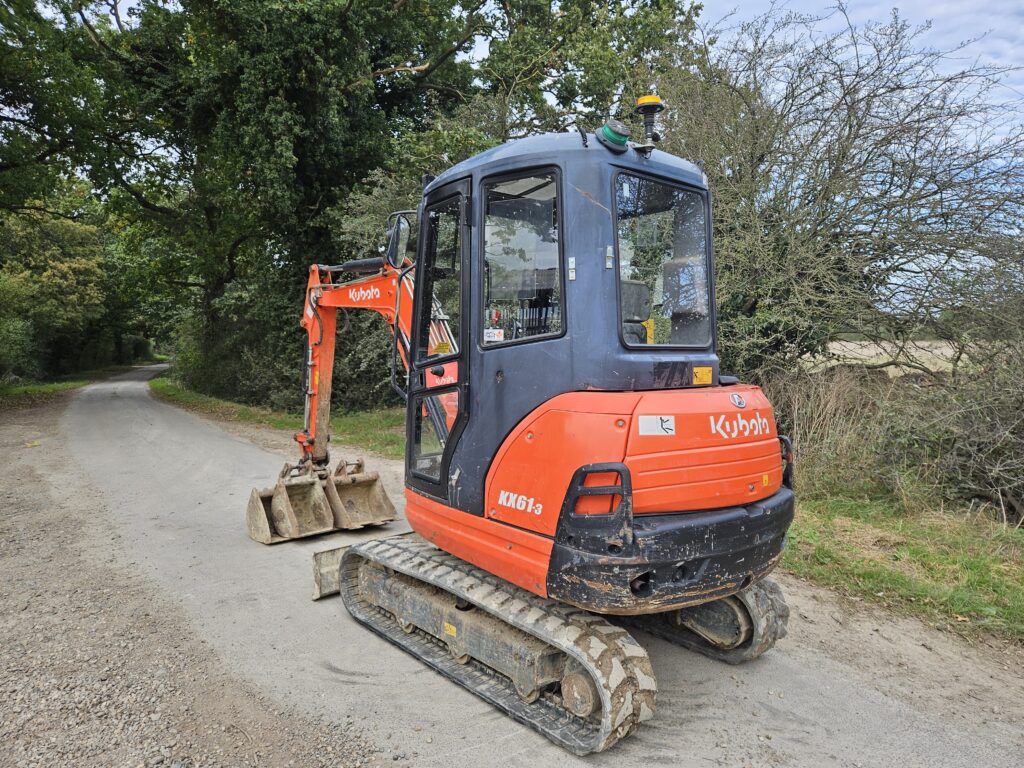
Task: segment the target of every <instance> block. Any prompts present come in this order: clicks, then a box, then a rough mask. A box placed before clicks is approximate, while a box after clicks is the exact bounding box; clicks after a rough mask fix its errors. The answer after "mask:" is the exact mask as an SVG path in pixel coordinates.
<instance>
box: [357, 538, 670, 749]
mask: <svg viewBox="0 0 1024 768" xmlns="http://www.w3.org/2000/svg"><path fill="white" fill-rule="evenodd" d="M366 560H370V561H373V562H377V563H380V564H381V565H383V566H385V567H387V568H391V569H393V570H395V571H400V572H402V573H405V574H407V575H409V576H412V577H414V578H417V579H419V580H421V581H424V582H426V583H429V584H433V585H434V586H437V587H440V588H441V589H444V590H445V591H447V592H449V593H452V594H455V595H456V596H458V597H461V598H462V599H464V600H468V601H469V602H471V603H473V604H474V605H476V606H478V607H480V608H482V609H483V610H485V611H487V612H488V613H491V614H492V615H495V616H497V617H498V618H500V619H501V620H502V621H505V622H507V623H508V624H510V625H512V626H514V627H517V628H518V629H521V630H523V631H525V632H527V633H529V634H531V635H533V636H534V637H537V638H539V639H541V640H543V641H544V642H546V643H549V644H550V645H552V646H554V647H556V648H558V649H559V650H562V651H563V652H565V653H566V654H568V655H569V656H570V657H571V658H574V659H576V661H578V662H579V663H580V664H582V665H583V667H584V668H585V669H586V670H587V671H588V672H589V673H590V675H591V676H592V677H593V678H594V680H595V682H596V683H597V684H598V689H599V693H600V695H601V699H602V707H601V718H600V722H599V723H598V722H595V721H594V720H592V719H588V720H582V719H580V718H577V717H575V716H573V715H571V714H570V713H568V712H567V711H565V710H561V709H558V708H556V706H555V705H554V704H553V703H552V702H551V701H548V700H547V698H546V697H544V696H542V697H541V698H540V699H538V700H537V702H535V703H532V704H526V703H524V702H523V701H522V700H521V699H519V698H518V696H517V695H516V694H515V693H514V690H513V689H512V686H511V683H510V682H509V681H508V680H506V679H505V678H504V677H502V676H500V675H497V674H496V673H493V672H490V673H488V672H487V671H485V670H484V669H483V667H482V665H475V664H469V665H459V664H458V663H457V662H455V661H454V660H452V659H451V658H450V656H449V655H448V654H447V652H445V651H443V650H442V648H441V646H439V645H438V643H436V642H434V641H432V640H430V639H427V637H426V636H424V637H420V635H419V633H413V634H406V633H404V632H402V630H401V629H399V628H398V626H397V624H396V623H395V622H394V620H393V619H391V618H390V616H385V614H384V613H383V612H382V611H381V610H380V609H378V608H376V606H374V605H372V604H371V603H369V602H367V601H366V600H364V599H362V598H361V597H360V595H359V592H358V588H359V582H358V571H359V567H360V565H361V562H360V561H366ZM341 594H342V598H343V599H344V602H345V607H346V608H348V610H349V613H351V614H352V616H353V617H354V618H356V620H358V621H360V622H361V623H363V624H365V625H366V626H368V627H369V628H370V629H372V630H373V631H374V632H376V633H377V634H379V635H381V636H382V637H384V638H385V639H387V640H389V641H391V642H392V643H394V644H396V645H398V646H399V647H401V648H402V649H403V650H405V651H407V652H408V653H410V654H412V655H413V656H416V657H417V658H419V659H421V660H422V661H424V662H426V663H427V664H429V665H430V666H431V667H433V668H434V669H435V670H437V671H439V672H441V673H442V674H444V675H445V676H446V677H449V678H450V679H452V680H454V681H455V682H458V683H459V684H460V685H462V686H464V687H465V688H467V689H468V690H470V691H472V692H473V693H475V694H477V695H478V696H480V697H481V698H483V699H484V700H486V701H488V702H489V703H491V704H492V705H494V706H496V707H498V708H499V709H501V710H502V711H504V712H505V713H506V714H508V715H510V716H511V717H513V718H515V719H516V720H518V721H520V722H522V723H524V724H526V725H529V726H530V727H532V728H534V729H535V730H537V731H539V732H540V733H542V734H543V735H545V736H546V737H547V738H549V739H551V740H552V741H554V742H555V743H557V744H559V745H561V746H563V747H565V748H566V749H569V750H570V751H572V752H574V753H576V754H578V755H584V754H588V753H591V752H601V751H603V750H606V749H608V748H609V747H611V746H612V745H613V744H615V743H616V742H618V741H620V740H621V739H623V738H625V737H626V736H628V735H629V734H631V733H632V732H633V731H634V730H636V728H637V727H638V726H639V725H640V723H641V722H643V721H645V720H648V719H650V718H651V717H653V715H654V711H655V703H656V697H657V683H656V680H655V677H654V669H653V667H652V666H651V662H650V658H649V657H648V655H647V652H646V651H645V650H644V649H643V648H642V647H641V646H640V645H639V643H637V642H636V641H635V640H634V639H633V637H632V636H631V635H630V634H629V632H628V631H626V630H625V629H623V628H622V627H618V626H614V625H612V624H610V623H609V622H608V621H607V620H605V619H604V618H602V617H600V616H595V615H594V614H591V613H587V612H586V611H582V610H580V609H578V608H574V607H572V606H568V605H566V604H564V603H559V602H557V601H555V600H549V599H547V598H542V597H539V596H537V595H534V594H531V593H530V592H527V591H526V590H523V589H520V588H519V587H516V586H514V585H512V584H509V583H508V582H505V581H504V580H502V579H499V578H498V577H496V576H494V575H493V574H490V573H487V572H486V571H483V570H481V569H479V568H476V567H475V566H473V565H470V564H469V563H467V562H465V561H463V560H460V559H458V558H456V557H454V556H452V555H449V554H447V553H446V552H443V551H441V550H440V549H438V548H436V547H435V546H434V545H433V544H430V543H429V542H427V541H426V540H424V539H422V538H421V537H419V536H416V535H410V536H402V537H395V538H393V539H380V540H377V541H373V542H367V543H365V544H358V545H356V546H353V547H351V548H350V549H349V550H348V551H347V552H346V553H345V556H344V558H343V559H342V564H341Z"/></svg>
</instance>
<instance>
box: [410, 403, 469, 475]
mask: <svg viewBox="0 0 1024 768" xmlns="http://www.w3.org/2000/svg"><path fill="white" fill-rule="evenodd" d="M415 408H416V411H415V426H414V429H413V457H412V460H413V468H414V469H415V470H416V472H418V473H419V474H421V475H424V476H425V477H428V478H430V479H431V480H434V481H435V482H436V481H438V480H440V479H441V461H442V458H443V457H444V447H445V444H446V443H447V442H448V431H449V430H450V429H451V427H452V425H453V424H454V423H455V419H456V417H457V415H458V412H459V393H458V392H445V393H443V394H440V395H423V396H420V397H417V398H416V405H415Z"/></svg>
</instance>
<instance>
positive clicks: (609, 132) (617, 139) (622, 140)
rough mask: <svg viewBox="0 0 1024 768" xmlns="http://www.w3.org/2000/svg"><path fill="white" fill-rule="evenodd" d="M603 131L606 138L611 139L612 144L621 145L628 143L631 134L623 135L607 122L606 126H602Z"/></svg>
mask: <svg viewBox="0 0 1024 768" xmlns="http://www.w3.org/2000/svg"><path fill="white" fill-rule="evenodd" d="M601 133H602V134H603V135H604V137H605V138H606V139H608V141H610V142H611V143H612V144H617V145H619V146H620V147H621V146H625V144H626V141H627V140H628V139H629V136H628V135H626V136H623V135H622V134H621V133H618V132H617V131H615V130H614V129H613V128H612V127H611V126H609V125H608V124H607V123H605V124H604V126H603V127H602V128H601Z"/></svg>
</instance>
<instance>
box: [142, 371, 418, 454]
mask: <svg viewBox="0 0 1024 768" xmlns="http://www.w3.org/2000/svg"><path fill="white" fill-rule="evenodd" d="M149 388H150V390H151V391H152V392H153V394H155V395H156V396H157V397H159V398H160V399H161V400H164V401H166V402H169V403H172V404H174V405H178V406H181V407H182V408H187V409H188V410H190V411H198V412H199V413H205V414H208V415H210V416H213V417H215V418H219V419H227V420H230V421H240V422H245V423H247V424H261V425H264V426H268V427H273V428H274V429H287V430H290V431H296V430H299V429H302V416H301V415H300V414H294V413H285V412H282V411H272V410H270V409H269V408H258V407H255V406H250V405H241V404H239V403H232V402H230V401H228V400H220V399H218V398H216V397H210V396H209V395H202V394H199V393H198V392H192V391H191V390H188V389H185V388H184V387H181V386H179V385H178V384H176V383H175V382H174V381H173V380H171V379H168V378H164V377H158V378H155V379H151V380H150V382H149ZM331 434H332V435H336V436H337V437H336V440H337V442H339V443H344V444H347V445H355V446H359V447H361V448H365V449H367V450H369V451H373V452H374V453H377V454H380V455H381V456H384V457H385V458H388V459H401V458H402V457H403V456H404V452H405V410H404V409H402V408H382V409H380V410H377V411H365V412H358V413H346V414H342V415H337V416H332V417H331Z"/></svg>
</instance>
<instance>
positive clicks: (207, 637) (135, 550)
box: [0, 370, 1024, 768]
mask: <svg viewBox="0 0 1024 768" xmlns="http://www.w3.org/2000/svg"><path fill="white" fill-rule="evenodd" d="M153 372H154V371H153V370H139V371H134V372H131V373H129V374H125V375H123V376H119V377H115V378H113V379H111V380H109V381H106V382H102V383H98V384H94V385H91V386H89V387H86V388H84V389H82V390H79V391H76V392H75V393H73V394H71V395H69V396H66V397H65V398H63V399H61V400H59V401H55V402H52V403H50V404H48V405H47V406H46V407H37V408H29V409H18V410H15V411H11V410H8V411H0V456H2V457H3V458H4V459H5V462H4V470H5V471H4V473H3V475H2V477H0V500H2V501H4V502H6V503H5V504H3V505H2V506H0V564H2V570H0V575H2V577H3V578H0V768H6V767H7V766H17V765H25V766H36V765H39V766H138V765H164V766H172V765H175V764H177V765H180V766H196V765H225V766H246V765H249V766H251V765H260V766H288V765H292V766H296V767H299V766H321V765H341V766H350V765H359V764H366V765H377V766H380V765H398V766H403V765H405V766H409V765H415V766H417V768H460V766H468V767H471V768H565V767H566V766H580V768H604V767H605V766H607V767H608V768H627V767H628V766H644V767H645V768H651V767H653V766H672V767H673V768H701V767H702V766H708V765H719V766H725V767H731V766H739V765H742V766H747V765H749V766H756V767H759V766H785V767H786V768H792V767H794V766H807V768H821V766H843V767H844V768H855V767H860V768H867V767H868V766H872V767H873V766H878V768H890V767H891V766H893V765H897V764H898V765H899V766H900V768H954V767H956V766H962V767H963V768H974V767H975V766H979V765H984V766H987V767H988V768H996V766H1013V768H1018V767H1019V766H1020V765H1021V755H1024V721H1022V720H1021V702H1024V674H1022V670H1024V651H1022V649H1021V648H1020V647H1019V646H1013V647H1011V646H1007V645H1004V644H999V643H993V644H990V643H988V642H986V641H985V639H984V638H982V639H979V640H978V641H976V642H974V643H965V642H964V641H963V640H961V639H960V638H958V637H955V636H953V635H951V634H948V633H943V632H939V631H936V630H935V629H934V628H932V627H928V626H925V625H923V624H922V623H921V622H919V621H917V620H915V619H911V618H907V617H901V616H898V615H895V614H892V613H890V612H888V611H884V610H879V609H877V608H875V607H871V606H867V605H866V604H864V603H862V602H854V601H851V600H848V599H844V598H842V597H841V596H837V595H836V594H834V593H832V592H829V591H828V590H823V589H818V588H816V587H813V586H811V585H809V584H806V583H804V582H801V581H799V580H797V579H794V578H792V577H791V576H787V575H786V574H779V575H778V578H779V581H780V582H781V583H782V585H783V589H784V590H785V592H786V599H787V602H788V603H789V605H790V607H791V619H790V626H789V635H788V636H787V637H786V638H785V640H784V641H783V642H781V643H780V644H779V645H778V647H776V648H775V649H774V650H773V651H771V652H770V653H769V654H766V655H765V657H764V658H762V659H759V660H757V661H755V662H753V663H751V664H747V665H743V666H741V667H729V666H726V665H722V664H719V663H716V662H714V661H712V660H710V659H707V658H705V657H702V656H699V655H696V654H693V653H689V652H686V651H681V650H680V649H678V648H675V647H673V646H670V645H669V644H667V643H665V642H664V641H661V640H659V639H657V638H653V637H649V636H645V635H644V634H643V633H639V634H638V635H637V639H638V640H639V641H640V642H641V643H642V644H643V645H644V646H645V647H646V648H647V649H648V651H649V653H650V656H651V661H652V663H653V665H654V670H655V673H656V675H657V678H658V705H657V706H658V709H657V714H656V716H655V718H654V719H653V720H651V721H649V722H648V723H645V724H644V727H643V728H641V729H639V731H638V732H637V733H636V734H634V735H633V736H632V737H630V738H629V739H626V740H625V741H623V742H622V743H620V744H618V745H617V746H616V747H615V748H614V749H612V750H609V751H608V752H605V753H602V754H599V755H592V756H590V757H588V758H585V759H583V758H576V757H574V756H572V755H569V754H567V753H566V752H565V751H564V750H561V749H559V748H558V747H556V746H554V745H553V744H550V743H549V742H547V741H546V740H544V739H543V738H541V737H539V736H538V735H537V734H536V733H534V732H533V731H531V730H529V729H527V728H525V727H524V726H521V725H519V724H518V723H516V722H515V721H513V720H512V719H510V718H508V717H504V716H503V715H501V714H500V713H499V712H497V711H495V710H494V709H493V708H491V707H490V706H488V705H487V704H486V703H485V702H483V701H481V700H480V699H478V698H476V697H474V696H472V695H470V694H469V693H467V692H465V691H463V690H462V689H461V688H458V687H457V686H454V685H453V684H452V683H451V682H450V681H448V680H446V679H445V678H443V677H442V676H440V675H437V674H435V673H434V672H432V671H430V670H429V669H427V668H426V667H425V666H424V665H422V664H420V663H418V662H416V661H415V660H414V659H412V658H411V657H409V656H408V655H406V654H404V653H402V652H401V651H400V650H398V649H396V648H394V647H393V646H391V645H389V644H387V643H386V642H384V641H383V640H381V639H379V638H377V637H376V636H374V635H372V634H371V633H369V632H367V631H366V629H365V628H363V627H361V626H359V625H358V624H357V623H355V622H354V621H353V620H352V619H351V618H350V617H349V616H348V615H347V613H346V612H345V610H344V608H343V606H342V605H341V604H340V601H339V600H336V599H335V600H323V601H318V602H315V603H314V602H312V601H310V600H309V599H308V598H309V593H310V588H311V562H310V556H311V554H312V553H313V552H314V551H317V550H318V549H322V548H325V547H328V546H337V545H340V544H345V543H353V542H354V541H358V540H361V539H362V538H365V536H375V535H379V534H378V533H374V532H372V531H371V532H370V533H368V534H362V533H356V534H353V533H346V534H338V535H336V536H333V537H331V536H328V537H322V538H313V539H306V540H302V541H297V542H290V543H288V544H286V545H281V546H279V547H265V546H262V545H258V544H255V543H253V542H252V541H250V540H249V539H248V537H247V536H246V535H245V530H244V524H243V511H242V510H243V509H244V504H245V500H246V499H247V498H248V495H249V492H250V489H251V488H252V487H253V486H254V485H264V484H266V483H267V481H268V480H269V479H271V478H273V477H274V476H275V475H276V473H277V471H278V470H279V469H280V466H281V462H282V461H283V460H284V459H285V458H287V457H290V456H292V455H293V453H292V451H293V450H294V446H293V445H292V443H291V441H290V439H289V436H288V435H287V434H286V433H284V432H278V431H273V430H267V429H261V428H256V427H252V426H246V425H231V424H226V425H221V424H215V423H213V422H210V421H209V420H206V419H201V418H198V417H196V416H194V415H192V414H188V413H185V412H183V411H181V410H179V409H176V408H173V407H171V406H168V405H166V404H163V403H159V402H157V401H155V400H153V399H152V398H150V397H149V395H148V390H147V388H146V381H145V380H146V378H147V377H148V376H150V375H152V373H153ZM334 448H335V450H337V451H340V452H342V453H346V455H353V454H352V452H351V451H344V450H342V448H341V446H340V445H337V444H336V445H334ZM354 455H357V454H354ZM372 468H373V469H375V470H378V471H380V472H381V477H382V479H383V481H384V484H385V486H386V487H387V489H388V492H389V494H391V496H392V498H393V499H394V500H395V501H396V503H397V505H398V507H399V510H400V511H401V507H402V503H401V502H402V465H401V462H395V461H388V460H385V459H381V458H376V459H373V461H372ZM405 528H406V524H405V522H404V521H402V520H398V521H396V522H395V523H392V524H391V525H390V526H388V529H387V532H390V533H397V532H399V531H401V530H403V529H405Z"/></svg>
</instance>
